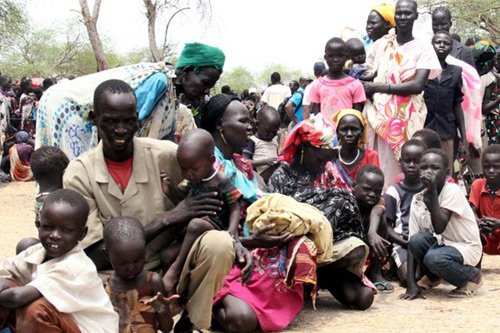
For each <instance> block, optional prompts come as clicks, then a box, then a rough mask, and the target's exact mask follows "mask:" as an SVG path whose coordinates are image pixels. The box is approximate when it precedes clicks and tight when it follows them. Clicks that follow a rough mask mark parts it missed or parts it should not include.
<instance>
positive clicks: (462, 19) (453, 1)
mask: <svg viewBox="0 0 500 333" xmlns="http://www.w3.org/2000/svg"><path fill="white" fill-rule="evenodd" d="M418 4H419V6H420V8H422V9H424V11H425V12H429V13H431V12H432V11H433V10H434V8H436V7H439V6H445V7H448V8H449V9H450V11H451V14H452V17H453V27H452V30H453V32H456V33H458V34H459V35H461V36H462V39H463V40H464V39H465V38H467V37H471V36H478V37H482V38H487V39H490V40H491V41H492V42H493V43H495V44H496V45H498V44H500V2H499V1H498V0H421V1H419V2H418Z"/></svg>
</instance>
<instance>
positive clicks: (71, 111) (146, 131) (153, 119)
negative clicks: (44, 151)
mask: <svg viewBox="0 0 500 333" xmlns="http://www.w3.org/2000/svg"><path fill="white" fill-rule="evenodd" d="M158 73H162V74H163V75H164V76H166V80H167V83H166V84H164V85H163V88H164V89H163V90H162V91H161V90H159V91H155V90H150V92H151V94H150V95H148V96H146V97H144V98H146V99H147V98H149V99H154V100H159V102H158V103H156V106H154V105H155V104H154V103H153V105H151V104H152V103H145V104H148V105H151V107H154V109H152V110H151V111H150V112H149V113H150V114H149V115H148V116H146V114H144V113H143V114H141V116H142V117H144V119H143V120H142V121H141V122H140V125H139V130H138V131H137V133H136V134H137V135H138V136H141V137H151V138H156V139H160V138H163V137H165V136H167V135H172V136H173V134H174V132H175V129H176V117H177V112H176V109H177V105H176V99H175V90H174V84H173V78H174V77H175V75H174V72H173V68H169V67H167V66H166V65H165V63H163V62H159V63H140V64H135V65H130V66H123V67H117V68H113V69H110V70H106V71H102V72H98V73H94V74H90V75H86V76H82V77H79V78H76V79H74V80H72V81H68V82H64V83H60V84H57V85H54V86H53V87H51V88H50V89H48V90H47V91H46V92H45V93H44V94H43V97H42V99H41V101H40V106H39V109H38V115H37V117H38V119H37V124H36V148H38V147H40V146H47V145H49V146H55V147H57V148H60V149H62V151H64V153H66V155H68V157H69V158H70V160H72V159H75V158H76V157H78V156H79V155H81V154H82V153H84V152H86V151H87V150H90V149H92V148H94V147H96V146H97V141H98V139H97V128H96V127H95V126H92V122H91V119H90V117H89V114H90V112H91V111H92V110H93V97H94V91H95V88H96V87H97V86H98V85H99V84H101V83H102V82H104V81H106V80H109V79H118V80H123V81H125V82H127V83H128V84H129V85H130V86H131V87H132V89H134V90H135V91H137V89H139V88H140V87H141V85H143V84H144V83H145V82H146V81H147V80H148V79H149V78H150V77H152V76H154V75H155V74H158Z"/></svg>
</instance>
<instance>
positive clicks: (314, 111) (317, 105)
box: [311, 103, 321, 114]
mask: <svg viewBox="0 0 500 333" xmlns="http://www.w3.org/2000/svg"><path fill="white" fill-rule="evenodd" d="M320 111H321V103H311V114H318V113H319V112H320Z"/></svg>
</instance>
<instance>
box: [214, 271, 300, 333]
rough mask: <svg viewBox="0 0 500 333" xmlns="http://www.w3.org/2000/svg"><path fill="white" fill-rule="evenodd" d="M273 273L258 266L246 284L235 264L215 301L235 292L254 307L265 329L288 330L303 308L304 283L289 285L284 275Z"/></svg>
mask: <svg viewBox="0 0 500 333" xmlns="http://www.w3.org/2000/svg"><path fill="white" fill-rule="evenodd" d="M272 275H274V274H272V273H271V270H269V269H264V270H262V267H258V265H256V267H255V268H254V271H253V274H252V278H251V280H250V282H249V283H248V285H246V286H243V285H242V281H241V271H240V269H239V268H238V267H236V266H235V267H233V269H232V270H231V272H230V273H229V275H228V276H226V281H225V282H224V285H223V287H222V289H221V290H220V291H219V293H218V294H217V296H215V299H214V304H216V303H218V302H219V301H221V300H222V299H223V298H224V297H226V296H227V295H229V294H231V295H232V296H234V297H237V298H239V299H241V300H242V301H244V302H245V303H247V304H248V305H249V306H250V307H251V308H252V309H253V310H254V312H255V314H256V315H257V319H258V320H259V324H260V328H261V329H262V330H263V331H265V332H272V331H281V330H284V329H285V328H286V327H287V326H288V325H289V324H290V323H291V322H292V321H293V319H294V318H295V317H296V316H297V315H298V314H299V312H300V310H301V309H302V306H303V305H304V290H303V287H302V283H295V284H294V286H293V287H292V288H288V287H287V286H286V283H285V280H284V279H283V278H281V277H279V276H272Z"/></svg>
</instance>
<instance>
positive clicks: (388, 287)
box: [373, 281, 394, 294]
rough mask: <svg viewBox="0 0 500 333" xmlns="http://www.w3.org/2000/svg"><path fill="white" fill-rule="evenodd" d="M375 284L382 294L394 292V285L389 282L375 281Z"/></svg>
mask: <svg viewBox="0 0 500 333" xmlns="http://www.w3.org/2000/svg"><path fill="white" fill-rule="evenodd" d="M373 285H374V286H375V287H376V288H377V291H378V292H379V293H381V294H392V293H393V292H394V286H393V285H392V284H391V283H390V282H389V281H387V282H373Z"/></svg>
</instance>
